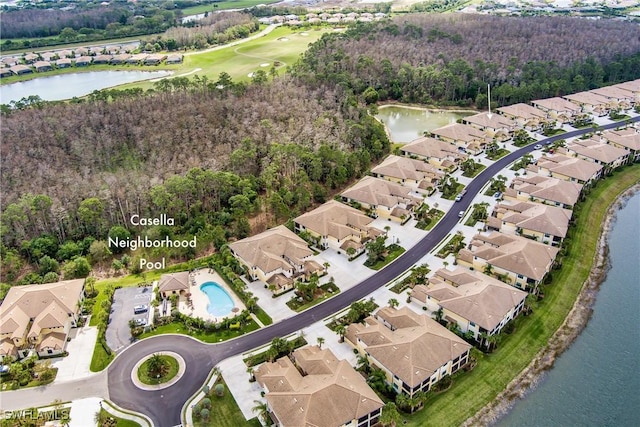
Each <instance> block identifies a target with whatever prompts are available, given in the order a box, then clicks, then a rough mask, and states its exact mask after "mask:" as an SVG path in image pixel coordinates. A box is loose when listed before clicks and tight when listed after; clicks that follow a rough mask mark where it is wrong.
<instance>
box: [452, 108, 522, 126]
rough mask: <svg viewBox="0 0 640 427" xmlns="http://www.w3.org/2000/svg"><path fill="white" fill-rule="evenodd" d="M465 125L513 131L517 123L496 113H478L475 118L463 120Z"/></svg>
mask: <svg viewBox="0 0 640 427" xmlns="http://www.w3.org/2000/svg"><path fill="white" fill-rule="evenodd" d="M462 121H463V123H468V124H470V125H472V126H473V125H476V126H479V127H481V128H489V129H509V130H511V129H513V128H514V127H515V125H516V124H515V122H514V121H513V120H511V119H508V118H507V117H505V116H501V115H500V114H496V113H486V112H485V113H478V114H474V115H473V116H468V117H465V118H464V119H462Z"/></svg>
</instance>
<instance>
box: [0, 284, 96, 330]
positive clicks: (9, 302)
mask: <svg viewBox="0 0 640 427" xmlns="http://www.w3.org/2000/svg"><path fill="white" fill-rule="evenodd" d="M83 289H84V279H76V280H65V281H62V282H56V283H47V284H44V285H26V286H13V287H12V288H11V289H9V292H8V293H7V295H6V297H5V299H4V301H3V302H2V305H1V306H0V325H2V326H1V327H0V328H1V329H0V333H2V334H5V333H6V334H8V333H11V334H12V337H15V338H17V337H23V336H25V334H26V333H27V332H28V336H37V335H38V334H39V333H40V331H41V329H43V328H54V327H63V326H65V325H66V322H67V321H68V317H69V313H77V312H78V310H79V308H78V307H77V303H78V301H79V300H80V297H81V294H82V291H83ZM31 321H33V323H32V325H31V327H30V329H29V331H27V327H29V322H31Z"/></svg>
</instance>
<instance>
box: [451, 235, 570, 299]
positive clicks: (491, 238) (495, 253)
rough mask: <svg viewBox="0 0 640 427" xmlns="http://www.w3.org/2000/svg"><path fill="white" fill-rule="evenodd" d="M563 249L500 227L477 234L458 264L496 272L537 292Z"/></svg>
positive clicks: (521, 286)
mask: <svg viewBox="0 0 640 427" xmlns="http://www.w3.org/2000/svg"><path fill="white" fill-rule="evenodd" d="M558 251H559V249H558V248H556V247H553V246H551V245H545V244H543V243H538V242H534V241H533V240H531V239H527V238H526V237H521V236H514V235H509V234H504V233H499V232H497V231H492V232H489V233H480V234H477V235H475V236H474V237H473V239H472V240H471V243H470V244H469V249H466V248H465V249H462V250H460V252H458V256H457V258H456V260H457V262H458V264H460V265H462V266H465V267H470V268H473V269H474V270H477V271H482V272H484V273H485V274H488V275H494V276H496V277H497V278H499V279H500V280H502V281H503V282H505V283H508V284H510V285H512V286H515V287H516V288H518V289H524V290H525V291H529V292H536V291H537V288H538V285H539V284H540V283H542V280H543V279H544V277H545V276H546V275H547V273H549V271H551V267H552V266H553V261H554V260H555V258H556V255H557V254H558Z"/></svg>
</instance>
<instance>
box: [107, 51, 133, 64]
mask: <svg viewBox="0 0 640 427" xmlns="http://www.w3.org/2000/svg"><path fill="white" fill-rule="evenodd" d="M129 58H131V54H129V53H121V54H118V55H113V56H112V57H111V61H110V62H111V63H112V64H116V65H117V64H126V62H127V60H128V59H129Z"/></svg>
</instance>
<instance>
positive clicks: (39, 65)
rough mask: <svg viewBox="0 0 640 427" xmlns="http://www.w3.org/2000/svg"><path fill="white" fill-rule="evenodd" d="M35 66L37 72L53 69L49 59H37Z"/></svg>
mask: <svg viewBox="0 0 640 427" xmlns="http://www.w3.org/2000/svg"><path fill="white" fill-rule="evenodd" d="M33 67H34V68H35V69H36V71H37V72H39V73H43V72H45V71H51V70H53V67H52V66H51V63H50V62H49V61H36V62H35V63H34V64H33Z"/></svg>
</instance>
